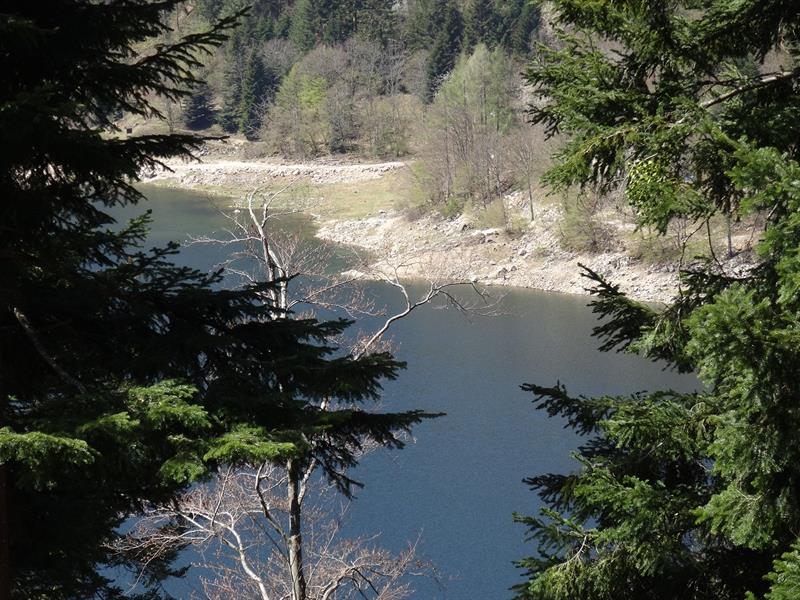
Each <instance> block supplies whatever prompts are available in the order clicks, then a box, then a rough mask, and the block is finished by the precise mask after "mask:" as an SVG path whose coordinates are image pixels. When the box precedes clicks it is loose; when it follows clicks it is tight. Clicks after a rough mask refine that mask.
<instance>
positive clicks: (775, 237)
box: [517, 0, 800, 600]
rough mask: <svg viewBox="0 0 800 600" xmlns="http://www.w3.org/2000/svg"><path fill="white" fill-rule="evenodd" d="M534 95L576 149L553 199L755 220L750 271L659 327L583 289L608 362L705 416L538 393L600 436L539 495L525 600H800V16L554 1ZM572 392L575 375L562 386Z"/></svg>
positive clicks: (711, 282)
mask: <svg viewBox="0 0 800 600" xmlns="http://www.w3.org/2000/svg"><path fill="white" fill-rule="evenodd" d="M552 4H553V6H554V7H555V9H556V13H555V14H556V15H557V17H558V19H559V26H561V27H562V31H561V34H560V41H559V43H558V45H557V47H556V48H552V49H548V48H542V52H541V54H540V56H539V58H538V59H537V60H536V61H535V62H534V63H533V64H532V65H531V66H530V68H529V71H528V77H529V79H530V81H531V83H532V84H534V86H535V87H536V90H537V92H538V98H537V99H536V101H535V103H534V104H533V105H532V107H531V115H532V117H533V120H534V121H536V122H537V123H541V124H543V125H545V126H546V127H549V128H550V130H551V131H552V132H556V131H559V132H562V133H563V134H565V136H566V137H567V138H568V141H567V143H566V145H565V146H564V148H563V150H562V151H561V152H560V153H559V155H558V156H557V157H556V158H557V164H556V166H555V167H554V168H553V169H552V170H550V171H549V173H548V174H547V176H546V181H547V182H548V183H549V184H550V185H551V186H552V187H554V188H556V189H566V188H569V187H570V186H575V185H577V186H582V187H586V188H589V189H590V190H592V191H593V192H594V193H600V194H602V193H604V192H611V191H614V192H622V193H623V194H624V195H625V197H627V199H628V201H629V202H630V204H631V206H632V208H633V209H634V210H635V212H636V215H637V219H638V222H639V224H640V226H642V227H648V228H653V229H654V230H656V231H661V232H664V231H665V230H666V228H667V226H668V224H669V223H670V222H671V221H672V220H673V219H676V218H678V217H680V218H686V219H689V220H690V221H694V222H695V223H696V224H697V225H698V226H700V225H704V224H705V222H706V220H707V219H710V218H711V217H712V216H714V215H719V214H723V215H730V216H731V217H732V218H734V219H735V218H737V217H739V216H744V215H752V214H758V215H760V217H761V218H762V219H764V222H765V223H766V229H765V231H764V233H763V235H762V236H761V239H760V241H759V242H758V247H757V257H758V261H759V262H758V264H757V265H756V266H755V267H753V268H751V269H748V270H747V271H745V272H744V273H742V272H739V273H731V272H730V271H729V270H727V269H725V268H722V267H720V266H719V265H717V264H715V263H714V262H713V261H709V262H707V263H701V264H698V265H695V266H694V267H693V268H692V270H691V271H687V272H685V273H683V274H682V285H681V294H680V295H679V296H678V297H676V298H675V300H674V302H673V303H671V304H670V305H668V306H667V307H664V308H663V309H661V310H655V309H654V308H652V307H649V306H647V305H643V304H640V303H637V302H634V301H631V300H630V299H628V298H626V297H625V296H624V295H623V294H621V293H620V292H619V289H618V288H617V287H615V286H614V285H613V284H612V283H610V282H607V281H605V280H604V279H603V278H602V277H600V276H599V275H597V274H596V273H593V272H591V271H589V270H585V272H584V274H585V275H586V276H587V277H589V279H590V280H591V281H592V282H593V283H594V285H595V295H596V299H595V301H594V302H593V306H594V310H595V311H596V312H597V313H598V314H600V315H601V316H602V317H604V322H603V323H602V324H601V325H600V326H598V328H597V329H596V330H595V334H596V335H597V336H598V337H599V338H600V339H601V340H602V341H603V345H602V349H604V350H611V349H614V348H617V349H622V350H628V351H635V352H639V353H642V354H643V355H645V356H647V357H649V358H652V359H659V360H663V361H666V363H667V364H668V365H669V366H671V367H673V368H676V369H679V370H681V371H695V372H696V373H697V374H698V375H699V377H700V379H701V381H702V383H703V389H702V391H701V392H698V393H696V394H677V393H669V392H652V393H643V394H638V395H636V396H633V397H613V398H575V397H571V396H569V395H568V394H567V392H566V390H565V389H564V388H563V387H560V386H559V387H556V388H542V387H538V386H527V388H526V389H529V390H530V391H532V392H534V394H535V395H536V397H537V400H536V402H537V405H538V406H539V407H540V408H543V409H545V410H547V411H548V413H549V414H551V415H561V416H563V417H566V418H567V420H568V422H569V424H570V425H571V426H572V427H573V428H575V429H576V430H577V431H578V432H580V433H582V434H585V435H588V436H590V437H589V439H588V440H587V442H586V443H585V445H584V446H583V447H582V448H581V449H580V451H579V453H578V454H577V458H578V459H579V461H580V467H579V469H578V470H577V471H576V472H574V473H572V474H569V475H565V476H562V475H540V476H537V477H534V478H532V479H530V480H528V483H529V484H530V485H531V486H532V487H533V488H534V489H536V490H537V491H538V492H539V494H540V496H541V498H542V500H543V502H544V504H545V506H546V508H545V509H544V510H543V512H542V514H541V516H539V517H518V518H519V519H520V521H522V522H523V523H525V524H527V525H528V526H529V531H530V536H531V538H532V539H533V540H535V541H536V542H537V543H538V551H539V554H538V555H537V556H534V557H532V558H528V559H525V560H523V561H520V566H522V567H523V568H525V569H526V570H527V573H528V576H529V579H528V581H527V582H526V583H525V584H523V585H520V586H519V587H518V588H517V592H518V594H519V597H520V598H536V599H547V600H580V599H586V600H589V599H591V600H602V599H608V600H611V599H615V600H617V599H620V598H631V599H635V598H663V599H664V600H667V599H673V598H689V599H708V600H711V599H715V600H716V599H731V600H733V599H737V600H739V599H741V598H745V597H749V598H758V599H761V598H768V599H777V598H780V599H784V598H794V597H797V564H798V551H797V543H798V539H797V536H798V532H800V443H798V442H800V439H799V437H800V434H798V432H799V431H800V410H798V404H797V403H798V398H800V380H799V379H798V377H797V373H798V372H800V344H798V342H799V341H800V334H798V331H800V293H799V292H800V154H798V147H797V144H796V140H797V139H798V136H800V120H799V119H798V118H797V116H798V114H800V88H799V87H798V77H800V70H798V68H797V67H796V65H797V64H798V63H797V58H798V56H797V48H798V45H797V42H798V41H800V39H799V38H800V6H798V5H797V3H795V2H789V1H759V0H736V1H731V0H708V1H705V2H690V1H676V2H669V3H664V2H655V1H646V0H626V1H620V2H605V1H596V2H583V1H578V0H555V1H554V2H553V3H552ZM565 377H568V373H565Z"/></svg>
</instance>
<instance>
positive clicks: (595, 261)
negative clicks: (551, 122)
mask: <svg viewBox="0 0 800 600" xmlns="http://www.w3.org/2000/svg"><path fill="white" fill-rule="evenodd" d="M208 161H209V162H204V163H173V164H170V165H169V167H170V168H171V169H172V171H171V172H170V171H160V172H156V173H149V174H147V176H146V177H145V181H148V182H155V183H157V184H160V185H166V186H171V187H179V188H190V189H203V190H206V191H213V192H216V193H222V194H227V195H230V196H234V197H242V196H243V195H244V194H245V193H247V192H248V191H250V190H252V189H254V188H255V187H258V186H276V185H283V184H285V183H286V182H289V181H299V182H302V183H304V184H310V185H311V186H312V187H313V195H314V197H315V202H316V205H314V206H312V207H311V209H310V211H309V212H310V213H313V216H314V217H315V218H316V220H317V222H318V223H319V230H318V233H317V235H318V236H319V237H320V238H322V239H325V240H329V241H332V242H337V243H341V244H347V245H350V246H353V247H355V248H358V249H361V250H365V251H367V253H368V255H369V256H370V257H371V260H373V261H374V262H375V263H376V265H377V266H378V268H392V269H394V268H397V269H398V271H399V273H400V274H401V275H404V276H408V277H429V278H438V279H451V280H469V281H474V282H479V283H481V284H485V285H503V286H518V287H525V288H534V289H540V290H546V291H555V292H562V293H569V294H586V290H585V286H586V285H587V281H586V280H585V279H583V278H582V277H580V269H579V267H578V263H582V264H585V265H587V266H588V267H590V268H591V269H593V270H595V271H597V272H598V273H601V274H603V275H605V276H607V277H608V278H609V279H610V280H611V281H613V282H614V283H617V284H619V285H620V287H621V288H622V290H623V291H625V292H627V293H628V294H630V296H631V297H633V298H636V299H640V300H645V301H650V302H666V301H668V300H670V299H671V298H672V297H673V296H674V294H675V292H676V290H677V270H678V265H677V263H675V262H674V261H673V262H670V261H660V262H659V264H658V265H654V264H649V263H647V262H645V261H641V260H636V259H634V258H633V257H632V256H631V254H632V252H631V250H630V248H628V247H627V243H626V242H625V241H624V240H630V237H631V236H630V234H631V229H632V225H631V224H630V223H628V222H626V221H625V220H624V219H621V218H620V216H619V215H616V214H613V213H609V214H607V215H600V216H599V218H601V219H604V226H606V227H608V228H609V229H610V230H612V231H613V234H614V235H615V236H616V237H617V239H619V240H621V242H620V243H618V244H616V245H612V247H613V248H614V249H613V250H609V251H606V252H601V253H581V252H571V251H569V250H566V249H565V248H564V244H563V242H562V239H561V235H560V227H561V225H562V216H563V215H562V213H561V207H560V206H559V205H558V204H557V203H547V202H544V201H537V202H536V203H535V205H534V218H533V220H532V221H531V219H530V214H529V206H528V204H527V201H526V199H525V198H523V197H522V195H521V194H519V193H517V194H511V195H509V196H508V197H507V198H506V200H505V206H506V214H507V215H508V219H509V221H508V222H513V223H515V226H514V230H515V231H514V232H513V233H509V232H508V231H507V230H506V228H486V227H485V226H481V225H480V224H479V222H478V221H477V220H476V219H475V218H470V217H465V216H461V217H459V218H457V219H444V218H442V217H439V216H431V215H428V216H424V217H421V218H416V219H412V218H409V217H408V216H407V211H403V210H398V209H397V208H396V207H397V206H398V204H399V202H400V201H402V200H404V199H405V198H404V195H408V194H410V187H411V185H410V183H409V182H408V181H407V175H406V174H407V173H408V169H407V166H408V165H407V164H406V163H403V162H382V163H348V162H332V161H314V162H307V163H297V164H294V163H286V162H280V161H264V160H255V161H246V160H227V159H224V160H223V159H220V157H218V156H209V157H208ZM404 178H406V179H405V180H404ZM404 181H405V183H404ZM736 260H742V259H741V258H739V259H734V262H735V261H736ZM732 266H733V267H735V266H736V265H735V264H733V265H732Z"/></svg>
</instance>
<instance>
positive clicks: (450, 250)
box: [317, 206, 677, 302]
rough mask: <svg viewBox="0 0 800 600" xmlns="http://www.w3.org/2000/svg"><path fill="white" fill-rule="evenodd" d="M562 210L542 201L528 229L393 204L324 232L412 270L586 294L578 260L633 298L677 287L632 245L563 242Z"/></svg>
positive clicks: (672, 273) (657, 296)
mask: <svg viewBox="0 0 800 600" xmlns="http://www.w3.org/2000/svg"><path fill="white" fill-rule="evenodd" d="M559 218H560V214H559V210H558V209H557V208H556V207H550V206H546V207H541V206H540V207H539V208H538V210H537V211H536V218H535V220H534V222H533V223H531V224H530V225H529V226H528V227H527V228H526V229H525V230H523V231H521V232H519V233H517V234H513V235H511V234H509V233H507V232H506V231H505V230H503V229H501V228H490V229H480V228H475V227H474V226H473V225H472V224H471V223H470V222H469V220H468V219H466V218H464V217H460V218H458V219H454V220H444V219H440V218H436V217H431V216H426V217H423V218H420V219H415V220H409V219H408V218H407V217H406V216H404V215H403V214H401V213H399V212H396V211H391V212H386V213H385V214H382V215H377V216H373V217H369V218H366V219H359V220H347V221H337V220H331V221H328V222H326V223H323V224H321V225H320V228H319V231H318V233H317V235H318V236H319V237H321V238H323V239H326V240H330V241H334V242H338V243H342V244H349V245H353V246H356V247H358V248H362V249H365V250H367V251H369V252H370V253H371V255H372V256H374V257H375V260H376V262H378V263H381V264H383V265H385V266H399V272H400V273H401V274H402V275H406V276H409V277H441V278H447V279H455V280H458V279H461V280H469V281H474V282H478V283H481V284H484V285H506V286H517V287H525V288H534V289H539V290H546V291H554V292H562V293H568V294H585V293H586V290H585V289H584V288H585V286H586V285H587V281H586V280H585V279H584V278H582V277H580V268H579V267H578V263H581V264H585V265H587V266H588V267H590V268H591V269H593V270H595V271H597V272H598V273H601V274H603V275H607V276H608V277H609V278H610V279H611V280H612V281H614V282H615V283H619V284H620V285H621V287H622V289H623V290H624V291H626V292H628V293H629V294H630V295H631V296H632V297H634V298H637V299H640V300H646V301H650V302H666V301H668V300H669V299H670V298H671V297H672V296H673V295H674V293H675V291H676V286H677V276H676V268H675V267H673V266H661V267H654V266H648V265H644V264H642V263H639V262H637V261H635V260H633V259H632V258H631V257H630V256H629V255H628V254H626V253H625V252H622V251H620V252H607V253H601V254H581V253H573V252H568V251H565V250H563V249H562V248H561V245H560V241H559V235H558V220H559Z"/></svg>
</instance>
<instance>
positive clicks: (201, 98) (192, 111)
mask: <svg viewBox="0 0 800 600" xmlns="http://www.w3.org/2000/svg"><path fill="white" fill-rule="evenodd" d="M183 122H184V124H185V125H186V127H188V128H189V129H194V130H198V129H206V128H208V127H210V126H211V124H212V123H213V122H214V109H213V107H212V106H211V90H210V89H209V87H208V86H207V85H201V86H198V88H197V89H196V90H194V91H193V92H192V94H191V96H189V97H188V98H186V100H185V102H184V106H183Z"/></svg>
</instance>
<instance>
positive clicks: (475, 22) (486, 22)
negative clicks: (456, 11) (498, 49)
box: [464, 0, 498, 52]
mask: <svg viewBox="0 0 800 600" xmlns="http://www.w3.org/2000/svg"><path fill="white" fill-rule="evenodd" d="M497 21H498V15H497V13H496V12H495V10H494V2H493V0H470V1H469V2H468V3H467V7H466V9H465V10H464V47H465V49H466V51H467V52H470V51H471V50H472V48H474V47H475V46H477V45H478V44H486V45H487V46H489V47H492V46H494V44H495V42H496V38H495V33H496V31H497Z"/></svg>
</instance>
